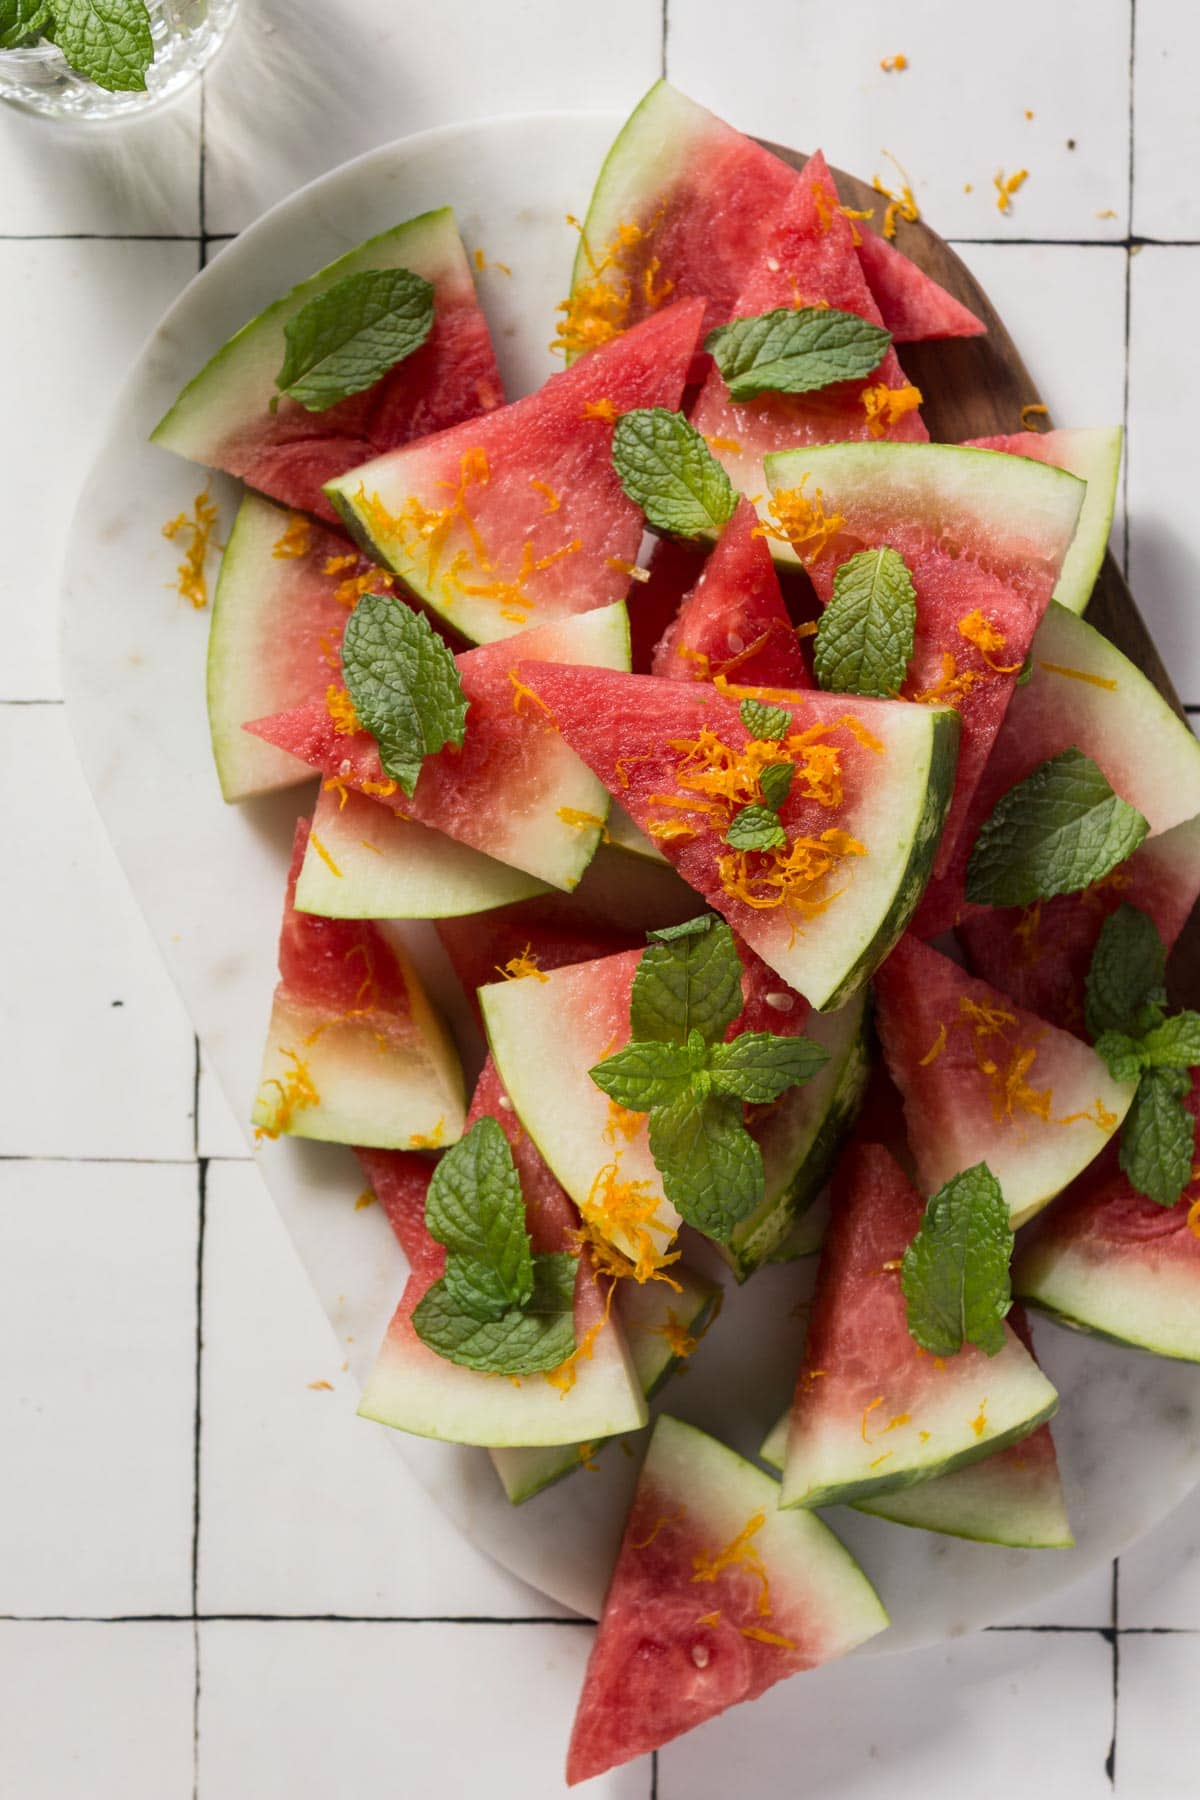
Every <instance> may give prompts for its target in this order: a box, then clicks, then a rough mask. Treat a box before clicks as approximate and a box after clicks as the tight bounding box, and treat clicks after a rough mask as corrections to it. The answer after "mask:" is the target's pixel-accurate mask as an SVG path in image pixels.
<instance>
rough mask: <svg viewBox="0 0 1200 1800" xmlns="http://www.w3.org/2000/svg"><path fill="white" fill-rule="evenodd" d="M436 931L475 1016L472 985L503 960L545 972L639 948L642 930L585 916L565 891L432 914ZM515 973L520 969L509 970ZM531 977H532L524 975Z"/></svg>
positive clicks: (495, 973) (500, 971) (494, 974)
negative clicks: (451, 915)
mask: <svg viewBox="0 0 1200 1800" xmlns="http://www.w3.org/2000/svg"><path fill="white" fill-rule="evenodd" d="M436 926H437V934H438V936H439V937H440V938H441V940H442V947H443V949H444V950H445V952H446V954H447V956H448V957H449V958H450V961H451V963H452V964H453V966H454V973H455V974H456V975H457V976H458V979H459V980H460V981H461V983H462V985H463V987H464V989H465V990H466V993H467V997H468V998H469V1000H470V1002H471V1005H472V1008H473V1010H474V1012H475V1014H476V1017H477V1018H481V1015H480V1012H479V1002H478V1000H477V998H476V989H477V988H481V987H484V986H485V985H486V984H487V983H488V982H491V981H495V980H497V979H498V977H500V976H502V975H504V973H505V971H506V968H507V966H508V964H509V963H513V962H515V963H517V964H518V965H521V966H524V965H525V964H526V963H528V962H530V961H531V962H532V964H533V966H534V968H535V969H539V970H542V971H544V972H547V973H548V972H549V971H550V970H551V969H561V968H564V967H565V966H566V965H567V964H568V963H579V962H593V961H595V959H596V958H597V957H601V956H616V955H618V954H619V953H620V952H621V951H623V950H635V949H640V948H641V946H642V944H643V943H644V941H645V939H644V934H643V933H642V932H633V931H622V930H621V929H620V928H619V927H617V926H614V925H609V924H606V923H605V922H604V921H603V920H600V919H596V918H593V917H590V916H589V915H588V914H587V913H585V912H583V911H582V910H581V909H580V907H579V906H578V905H576V904H574V903H573V902H572V901H571V900H569V899H567V898H566V896H565V895H557V894H539V895H537V896H536V897H535V898H534V899H532V900H518V901H515V902H514V904H513V905H511V906H498V907H495V908H494V909H493V910H492V911H491V912H486V913H476V914H469V913H468V914H467V915H466V916H464V917H463V918H457V919H438V920H437V921H436ZM513 972H514V973H520V969H519V968H518V970H515V971H513ZM530 979H536V976H532V977H530Z"/></svg>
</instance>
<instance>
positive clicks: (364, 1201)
mask: <svg viewBox="0 0 1200 1800" xmlns="http://www.w3.org/2000/svg"><path fill="white" fill-rule="evenodd" d="M374 1204H375V1195H374V1192H373V1191H372V1189H371V1188H364V1189H363V1191H362V1193H361V1194H360V1195H359V1196H358V1199H357V1200H356V1201H355V1202H354V1210H355V1212H366V1210H367V1208H368V1206H374Z"/></svg>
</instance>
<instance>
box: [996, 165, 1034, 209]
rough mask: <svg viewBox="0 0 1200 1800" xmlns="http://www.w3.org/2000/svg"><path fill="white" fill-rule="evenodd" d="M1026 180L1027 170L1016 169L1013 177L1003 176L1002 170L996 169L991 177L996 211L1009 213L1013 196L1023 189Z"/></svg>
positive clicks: (1027, 177)
mask: <svg viewBox="0 0 1200 1800" xmlns="http://www.w3.org/2000/svg"><path fill="white" fill-rule="evenodd" d="M1028 180H1029V170H1028V169H1018V170H1017V172H1016V174H1015V175H1005V173H1004V171H1003V169H998V170H997V171H996V173H995V174H994V175H993V176H992V186H993V187H994V188H995V190H996V211H997V212H1002V213H1006V212H1011V211H1012V202H1013V195H1014V194H1015V193H1017V191H1018V190H1019V189H1020V188H1022V187H1024V185H1025V183H1026V182H1027V181H1028Z"/></svg>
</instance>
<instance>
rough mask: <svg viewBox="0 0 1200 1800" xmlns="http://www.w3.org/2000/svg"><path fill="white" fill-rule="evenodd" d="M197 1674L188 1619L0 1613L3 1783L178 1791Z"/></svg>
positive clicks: (28, 1788)
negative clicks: (18, 1619)
mask: <svg viewBox="0 0 1200 1800" xmlns="http://www.w3.org/2000/svg"><path fill="white" fill-rule="evenodd" d="M194 1685H195V1657H194V1648H193V1640H192V1627H191V1625H190V1624H189V1623H179V1624H174V1623H168V1622H167V1621H165V1620H159V1621H156V1622H155V1623H153V1624H145V1625H140V1624H138V1625H135V1624H125V1625H94V1624H88V1625H79V1624H74V1625H64V1624H59V1623H40V1624H21V1625H14V1624H10V1623H4V1624H0V1743H3V1745H4V1752H3V1773H2V1774H0V1791H2V1792H3V1793H4V1794H5V1795H6V1796H8V1795H11V1796H12V1797H13V1800H186V1796H187V1795H189V1794H190V1793H191V1791H192V1764H193V1746H192V1705H193V1690H194ZM233 1792H234V1790H233V1789H231V1790H230V1793H231V1794H232V1793H233Z"/></svg>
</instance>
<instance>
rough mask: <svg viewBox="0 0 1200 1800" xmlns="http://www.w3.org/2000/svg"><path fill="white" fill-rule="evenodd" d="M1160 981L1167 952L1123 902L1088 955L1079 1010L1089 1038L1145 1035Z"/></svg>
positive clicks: (1159, 998)
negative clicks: (1115, 1033)
mask: <svg viewBox="0 0 1200 1800" xmlns="http://www.w3.org/2000/svg"><path fill="white" fill-rule="evenodd" d="M1166 979H1167V951H1166V946H1165V945H1164V943H1163V941H1162V938H1161V937H1160V936H1159V934H1158V927H1157V926H1156V925H1155V923H1154V921H1153V919H1151V918H1150V917H1149V916H1148V915H1147V914H1146V913H1144V912H1141V911H1139V909H1138V908H1137V907H1136V906H1130V905H1129V904H1128V903H1127V902H1124V901H1123V902H1122V903H1121V905H1120V906H1118V908H1117V910H1116V912H1114V913H1110V914H1109V916H1108V918H1107V919H1105V921H1104V924H1103V926H1102V927H1101V930H1100V936H1099V937H1098V938H1097V940H1096V948H1095V949H1094V950H1093V951H1092V960H1091V965H1090V967H1089V968H1088V974H1087V984H1086V1001H1085V1007H1084V1016H1085V1020H1086V1023H1087V1028H1088V1034H1089V1036H1091V1037H1093V1038H1099V1037H1101V1036H1102V1035H1103V1034H1104V1033H1105V1032H1110V1031H1119V1032H1128V1033H1131V1034H1132V1035H1133V1036H1135V1037H1137V1036H1140V1034H1141V1033H1142V1032H1143V1031H1148V1030H1149V1028H1150V1027H1151V1026H1152V1025H1156V1024H1157V1023H1158V1022H1159V1020H1160V1019H1161V1017H1162V1007H1163V1004H1164V1002H1165V1000H1166V997H1167V990H1166ZM1118 1079H1120V1078H1119V1077H1118Z"/></svg>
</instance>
